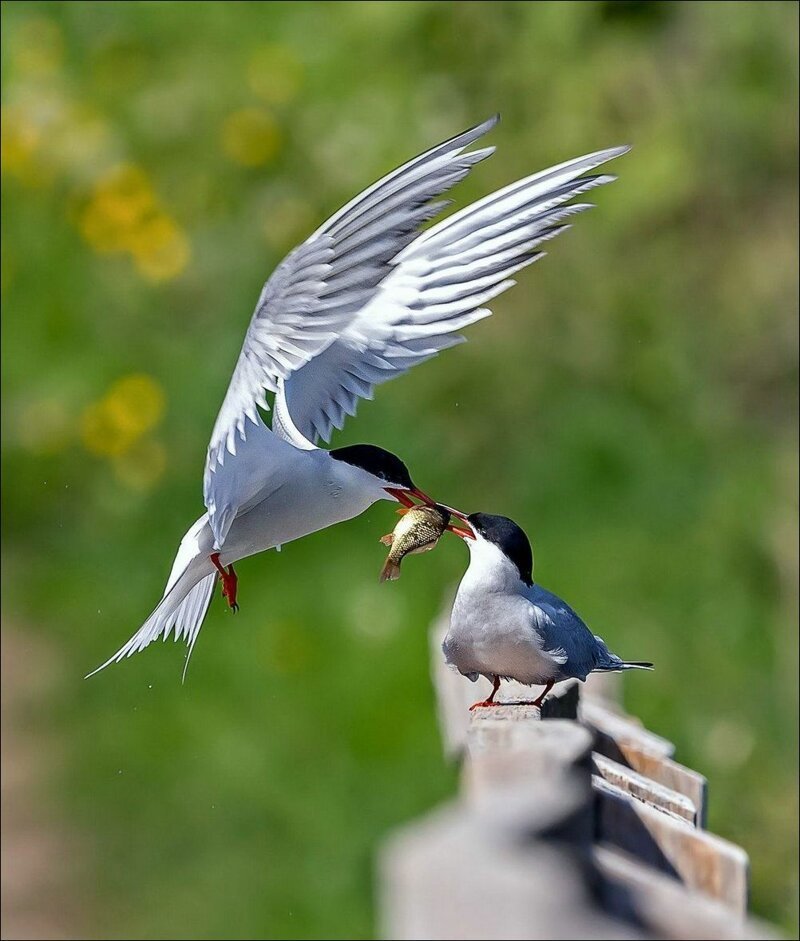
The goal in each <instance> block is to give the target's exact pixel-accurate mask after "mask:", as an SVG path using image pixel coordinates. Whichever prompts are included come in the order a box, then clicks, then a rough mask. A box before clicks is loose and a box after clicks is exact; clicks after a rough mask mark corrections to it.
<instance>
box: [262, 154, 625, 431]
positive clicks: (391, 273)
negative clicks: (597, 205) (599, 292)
mask: <svg viewBox="0 0 800 941" xmlns="http://www.w3.org/2000/svg"><path fill="white" fill-rule="evenodd" d="M627 149H628V148H627V147H617V148H613V149H610V150H603V151H599V152H597V153H593V154H588V155H587V156H584V157H579V158H577V159H575V160H570V161H567V162H566V163H562V164H560V165H558V166H556V167H551V168H550V169H548V170H544V171H542V172H541V173H536V174H534V175H533V176H529V177H526V178H525V179H523V180H519V181H517V182H516V183H512V184H511V185H510V186H507V187H505V188H504V189H501V190H499V191H498V192H496V193H492V194H491V195H489V196H487V197H486V198H484V199H481V200H479V201H478V202H476V203H473V204H472V205H470V206H467V207H466V208H465V209H463V210H461V211H460V212H457V213H455V214H454V215H452V216H450V217H449V218H447V219H445V220H443V221H442V222H439V223H438V224H437V225H435V226H433V227H432V228H430V229H428V230H426V231H425V232H423V233H422V234H420V235H417V236H416V237H415V238H413V240H409V243H408V244H407V245H406V247H405V248H404V249H403V250H402V251H400V252H399V253H398V254H397V255H396V256H394V257H392V258H391V264H390V266H389V268H388V269H387V274H386V277H385V278H384V279H383V280H382V281H381V283H380V284H379V286H378V289H377V291H375V293H374V295H373V296H372V298H371V300H370V301H369V303H368V304H366V305H365V306H364V307H363V308H362V309H361V310H360V311H359V312H358V315H357V317H355V318H354V319H353V320H351V321H350V322H349V323H348V325H347V326H346V327H345V328H344V329H343V330H342V331H341V332H340V334H339V336H338V337H337V339H336V340H335V342H333V343H331V344H330V345H328V346H326V347H325V349H324V350H322V351H321V352H320V353H319V354H318V355H317V356H315V357H313V358H312V359H310V360H309V361H308V362H307V363H306V364H305V365H303V366H301V367H300V368H299V369H297V370H295V371H294V372H292V374H291V375H290V376H289V378H288V379H287V380H286V381H285V383H284V384H283V389H282V390H279V393H278V394H279V396H283V397H284V399H285V404H286V407H287V410H288V412H289V414H290V416H291V419H292V422H293V423H294V425H295V426H296V428H297V429H298V430H299V431H300V432H301V434H302V435H304V436H305V437H306V438H308V439H310V440H312V441H316V440H318V439H319V438H322V439H324V440H325V441H328V440H330V436H331V433H332V431H333V429H334V428H341V427H342V426H343V424H344V422H345V420H346V417H347V416H348V415H354V414H355V411H356V408H357V405H358V401H359V400H360V399H362V398H367V399H369V398H372V396H373V392H374V388H375V386H376V385H378V384H380V383H383V382H387V381H388V380H390V379H394V378H395V377H396V376H399V375H402V374H403V373H404V372H406V371H407V370H408V369H410V368H411V367H412V366H416V365H417V364H418V363H422V362H424V361H425V360H427V359H430V358H431V357H432V356H435V355H436V354H437V353H439V352H441V351H442V350H444V349H447V348H448V347H450V346H453V345H455V344H457V343H461V342H463V340H464V337H463V336H461V335H460V333H459V331H460V330H462V329H463V328H464V327H467V326H469V325H470V324H472V323H475V321H477V320H480V319H481V318H483V317H487V316H488V315H489V314H490V313H491V310H490V309H489V308H488V307H487V306H486V305H487V304H488V303H489V301H491V299H492V298H493V297H495V296H496V295H498V294H500V293H501V292H503V291H505V290H506V289H507V288H509V287H511V286H512V285H513V284H514V283H515V282H514V280H513V275H514V274H516V273H517V272H518V271H519V270H520V269H522V268H524V267H526V266H527V265H530V264H531V263H532V262H534V261H536V260H537V259H538V258H541V257H542V255H543V254H544V253H543V252H541V251H538V250H537V249H538V246H540V245H541V244H542V243H543V242H545V241H547V240H548V239H552V238H553V237H555V236H556V235H558V234H560V233H561V232H563V231H564V230H565V229H568V228H569V225H567V224H565V220H566V219H567V217H569V216H572V215H575V214H576V213H579V212H582V211H583V210H584V209H588V208H590V206H589V204H587V203H569V201H570V200H572V199H574V198H575V197H577V196H579V195H580V194H582V193H585V192H586V191H588V190H590V189H593V188H594V187H596V186H600V185H602V184H604V183H608V182H609V181H611V180H613V179H615V178H614V177H613V176H609V175H604V174H601V175H592V172H591V171H592V170H594V169H595V168H596V167H598V166H600V165H601V164H603V163H605V162H606V161H608V160H611V159H613V158H614V157H618V156H620V155H621V154H623V153H625V152H626V151H627ZM380 230H381V222H380V218H379V219H377V220H376V222H375V224H374V229H373V233H374V237H375V238H380ZM382 257H383V258H386V259H387V260H388V258H389V256H388V255H386V256H382ZM273 427H274V423H273Z"/></svg>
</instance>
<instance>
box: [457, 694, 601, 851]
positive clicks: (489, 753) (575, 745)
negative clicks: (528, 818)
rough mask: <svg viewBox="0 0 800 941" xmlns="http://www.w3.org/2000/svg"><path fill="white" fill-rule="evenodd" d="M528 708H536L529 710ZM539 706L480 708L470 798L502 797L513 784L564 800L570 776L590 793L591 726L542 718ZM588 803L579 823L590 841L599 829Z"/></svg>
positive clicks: (468, 778) (471, 745)
mask: <svg viewBox="0 0 800 941" xmlns="http://www.w3.org/2000/svg"><path fill="white" fill-rule="evenodd" d="M526 712H529V713H530V714H529V715H527V716H525V715H523V713H526ZM538 712H539V711H538V709H535V708H531V707H521V706H499V707H497V708H494V709H481V710H476V712H475V713H474V718H473V720H472V724H471V726H470V729H469V733H468V737H467V752H466V755H465V760H464V765H463V769H462V792H463V793H464V796H465V798H466V799H467V800H468V801H469V802H472V803H476V802H481V801H483V800H484V799H486V798H487V797H488V798H496V796H497V795H498V794H500V793H502V792H504V791H505V790H508V789H509V788H517V789H520V790H521V791H522V792H525V791H530V790H531V789H533V788H536V789H537V792H538V793H540V794H548V793H549V794H552V795H554V797H553V799H555V800H557V801H558V800H560V790H561V788H562V787H563V786H564V784H563V782H564V780H565V779H566V778H567V777H568V776H571V777H572V780H573V783H572V785H571V786H572V787H581V788H583V789H584V793H585V794H588V791H589V778H590V774H591V748H592V736H591V734H590V732H589V731H588V729H585V728H583V727H581V726H580V725H578V723H577V722H572V721H569V720H566V719H553V720H550V721H547V722H541V721H539V717H538ZM540 799H541V798H540ZM583 806H584V807H585V808H586V811H587V813H586V815H585V817H584V819H583V820H582V821H580V822H575V826H576V827H581V828H582V831H581V832H582V833H583V834H584V836H583V842H585V843H586V844H587V845H588V843H589V842H590V841H591V839H592V833H593V823H592V818H591V811H592V805H591V802H590V801H589V800H588V799H587V798H584V801H583ZM576 832H577V831H576Z"/></svg>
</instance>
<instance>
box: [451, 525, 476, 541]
mask: <svg viewBox="0 0 800 941" xmlns="http://www.w3.org/2000/svg"><path fill="white" fill-rule="evenodd" d="M447 532H448V533H453V535H455V536H460V537H461V538H462V539H474V538H475V534H474V533H473V532H472V531H471V530H469V529H461V528H460V527H459V526H448V527H447Z"/></svg>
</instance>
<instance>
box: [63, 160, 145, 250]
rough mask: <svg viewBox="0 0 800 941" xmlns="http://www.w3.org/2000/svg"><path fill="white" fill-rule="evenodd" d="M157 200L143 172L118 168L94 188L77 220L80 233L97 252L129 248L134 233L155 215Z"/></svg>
mask: <svg viewBox="0 0 800 941" xmlns="http://www.w3.org/2000/svg"><path fill="white" fill-rule="evenodd" d="M157 211H158V210H157V204H156V197H155V194H154V193H153V190H152V188H151V186H150V183H149V181H148V179H147V177H146V175H145V174H144V172H143V171H142V170H140V169H139V168H138V167H133V166H122V167H117V168H115V169H114V170H112V171H111V172H110V173H108V174H106V176H104V177H103V178H102V179H101V180H100V181H99V182H98V183H97V185H96V186H95V188H94V192H93V194H92V198H91V199H90V201H89V203H88V204H87V206H86V208H85V209H84V211H83V214H82V215H81V218H80V230H81V234H82V235H83V237H84V238H85V239H86V241H87V242H88V243H89V244H90V245H91V246H92V248H93V249H94V250H95V251H97V252H120V251H125V250H126V249H128V248H129V247H130V244H131V240H132V234H133V231H134V230H135V229H136V228H137V227H138V226H140V225H141V224H142V222H143V221H144V219H146V217H147V216H148V215H151V214H153V213H154V212H157Z"/></svg>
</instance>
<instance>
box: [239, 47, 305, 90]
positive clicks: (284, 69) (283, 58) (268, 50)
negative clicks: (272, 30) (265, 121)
mask: <svg viewBox="0 0 800 941" xmlns="http://www.w3.org/2000/svg"><path fill="white" fill-rule="evenodd" d="M247 77H248V80H249V82H250V88H251V89H252V90H253V92H254V93H255V94H256V95H258V97H259V98H262V99H263V100H264V101H266V102H267V103H268V104H271V105H282V104H286V103H287V102H288V101H291V100H292V98H294V97H295V96H296V95H297V93H298V91H299V90H300V86H301V84H302V81H303V66H302V63H300V62H299V61H298V60H297V57H296V56H295V55H294V53H293V52H292V50H291V49H289V48H288V47H287V46H281V45H277V44H276V43H267V44H265V45H263V46H260V47H259V48H258V49H257V50H256V51H255V52H254V53H253V55H252V57H251V59H250V63H249V65H248V67H247Z"/></svg>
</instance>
